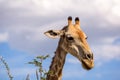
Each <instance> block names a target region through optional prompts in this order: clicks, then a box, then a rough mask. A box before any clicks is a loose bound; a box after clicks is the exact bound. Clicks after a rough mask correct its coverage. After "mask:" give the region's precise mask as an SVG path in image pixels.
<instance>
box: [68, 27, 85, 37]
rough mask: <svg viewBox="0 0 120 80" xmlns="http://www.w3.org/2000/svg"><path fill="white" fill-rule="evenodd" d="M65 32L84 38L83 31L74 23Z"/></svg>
mask: <svg viewBox="0 0 120 80" xmlns="http://www.w3.org/2000/svg"><path fill="white" fill-rule="evenodd" d="M67 34H71V36H73V37H75V38H80V39H84V38H85V36H84V33H83V31H82V30H80V29H78V28H77V27H76V26H75V25H71V26H69V28H68V32H67Z"/></svg>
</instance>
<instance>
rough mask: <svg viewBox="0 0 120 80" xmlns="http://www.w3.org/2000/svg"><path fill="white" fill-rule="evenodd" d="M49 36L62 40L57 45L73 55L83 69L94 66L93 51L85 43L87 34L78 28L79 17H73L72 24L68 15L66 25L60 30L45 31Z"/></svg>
mask: <svg viewBox="0 0 120 80" xmlns="http://www.w3.org/2000/svg"><path fill="white" fill-rule="evenodd" d="M45 35H47V36H48V37H50V38H54V39H55V38H59V37H60V39H61V40H62V42H61V43H60V44H59V45H58V46H59V47H61V48H62V49H63V50H64V51H66V52H67V53H70V54H71V55H73V56H75V57H76V58H77V59H78V60H79V61H80V62H81V63H82V66H83V68H84V69H86V70H90V69H91V68H93V67H94V60H93V53H92V51H91V49H90V47H89V45H88V43H87V40H86V39H87V36H86V35H85V33H84V32H83V31H82V30H81V29H80V21H79V18H78V17H76V18H75V24H72V17H68V25H67V26H66V27H65V28H63V29H62V30H49V31H47V32H45Z"/></svg>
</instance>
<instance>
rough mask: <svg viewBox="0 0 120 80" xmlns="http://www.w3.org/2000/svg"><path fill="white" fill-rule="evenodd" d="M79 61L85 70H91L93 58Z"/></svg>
mask: <svg viewBox="0 0 120 80" xmlns="http://www.w3.org/2000/svg"><path fill="white" fill-rule="evenodd" d="M81 62H82V67H83V68H84V69H86V70H91V69H92V68H93V67H94V61H93V60H87V59H83V60H82V61H81Z"/></svg>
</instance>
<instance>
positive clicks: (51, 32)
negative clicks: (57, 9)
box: [44, 30, 64, 39]
mask: <svg viewBox="0 0 120 80" xmlns="http://www.w3.org/2000/svg"><path fill="white" fill-rule="evenodd" d="M63 33H64V31H63V30H49V31H46V32H45V33H44V34H45V35H46V36H48V37H50V38H53V39H55V38H59V37H60V36H62V35H63Z"/></svg>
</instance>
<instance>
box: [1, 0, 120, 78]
mask: <svg viewBox="0 0 120 80" xmlns="http://www.w3.org/2000/svg"><path fill="white" fill-rule="evenodd" d="M119 9H120V1H119V0H91V1H90V0H52V1H50V0H0V56H2V57H3V58H4V59H5V60H6V62H7V63H8V64H9V67H10V70H11V73H12V75H13V76H14V80H23V79H25V77H26V75H27V74H28V73H29V74H30V78H31V80H33V79H34V78H35V70H36V67H34V66H32V65H29V64H27V62H29V61H31V60H32V59H33V58H35V57H36V56H38V55H46V54H49V55H50V56H51V57H50V58H49V59H47V60H46V61H45V62H44V67H45V68H46V69H47V70H48V67H49V65H50V63H51V59H52V56H53V55H54V51H55V49H56V46H57V42H58V39H56V40H52V39H49V38H48V37H46V36H45V35H44V34H43V33H44V32H45V31H47V30H49V29H61V28H62V27H63V26H65V25H66V24H67V21H66V19H67V17H68V16H73V18H74V17H76V16H78V17H79V18H80V21H81V27H82V29H83V31H85V33H86V34H87V36H88V43H89V45H90V47H91V49H92V51H93V53H94V58H95V67H94V68H93V69H92V70H90V71H86V70H84V69H83V68H82V67H81V63H80V62H79V61H78V60H77V59H76V58H74V57H73V56H71V55H70V54H68V55H67V59H66V63H65V66H64V69H63V80H80V79H81V80H89V79H92V80H119V79H120V76H119V75H120V69H119V68H120V22H119V21H120V10H119ZM0 80H9V78H8V76H7V73H6V70H5V67H4V65H3V64H2V63H1V62H0Z"/></svg>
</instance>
